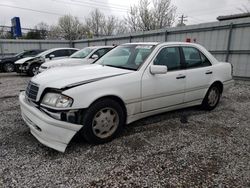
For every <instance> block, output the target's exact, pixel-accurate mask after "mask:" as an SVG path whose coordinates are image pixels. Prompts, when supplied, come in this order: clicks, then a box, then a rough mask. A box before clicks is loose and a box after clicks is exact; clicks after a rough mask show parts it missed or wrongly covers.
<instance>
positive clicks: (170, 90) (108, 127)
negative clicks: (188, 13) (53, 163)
mask: <svg viewBox="0 0 250 188" xmlns="http://www.w3.org/2000/svg"><path fill="white" fill-rule="evenodd" d="M231 73H232V66H231V64H230V63H226V62H218V61H217V60H216V59H215V58H214V57H213V56H212V55H211V54H210V53H209V52H208V51H207V50H206V49H205V48H204V47H202V46H200V45H198V44H193V43H179V42H171V43H130V44H124V45H120V46H118V47H116V48H114V49H113V50H111V51H110V52H108V53H107V54H106V55H105V56H103V57H102V58H100V59H99V60H98V61H97V62H95V63H94V64H90V65H85V66H74V67H59V68H55V69H54V70H53V69H51V70H48V71H45V72H43V73H41V74H38V75H36V76H35V77H33V78H32V79H31V81H30V82H29V84H28V87H27V89H26V91H25V92H21V93H20V95H19V101H20V105H21V112H22V117H23V119H24V121H25V122H26V124H27V125H28V126H29V128H30V131H31V133H32V134H33V135H34V136H35V137H36V138H37V139H38V140H39V141H40V142H41V143H43V144H44V145H46V146H48V147H51V148H54V149H56V150H58V151H61V152H64V151H65V149H66V147H67V145H68V143H69V142H70V140H71V139H72V137H73V136H74V135H75V134H76V133H77V132H78V131H80V132H79V134H80V135H82V137H84V138H85V139H86V140H87V141H88V142H90V143H94V144H96V143H105V142H108V141H110V140H112V139H113V138H114V137H115V136H116V135H117V134H118V133H119V132H120V131H121V130H122V128H123V126H124V125H125V124H129V123H131V122H134V121H136V120H138V119H141V118H144V117H147V116H151V115H155V114H159V113H163V112H167V111H170V110H176V109H180V108H185V107H189V106H195V105H202V106H203V108H204V109H207V110H212V109H214V108H215V107H216V106H217V104H218V103H219V100H220V97H221V94H222V92H223V91H225V90H226V89H227V88H228V87H229V86H230V85H231V84H232V83H233V80H232V74H231Z"/></svg>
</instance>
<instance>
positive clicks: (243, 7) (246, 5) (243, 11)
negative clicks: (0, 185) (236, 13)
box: [238, 0, 250, 13]
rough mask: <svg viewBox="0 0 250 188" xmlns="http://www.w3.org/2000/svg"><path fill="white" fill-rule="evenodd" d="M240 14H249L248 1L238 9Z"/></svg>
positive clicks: (249, 1)
mask: <svg viewBox="0 0 250 188" xmlns="http://www.w3.org/2000/svg"><path fill="white" fill-rule="evenodd" d="M238 9H239V10H240V12H241V13H250V0H248V3H247V4H245V5H242V6H241V7H240V8H238Z"/></svg>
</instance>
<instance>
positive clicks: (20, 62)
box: [15, 57, 34, 64]
mask: <svg viewBox="0 0 250 188" xmlns="http://www.w3.org/2000/svg"><path fill="white" fill-rule="evenodd" d="M31 59H34V57H25V58H22V59H19V60H17V61H15V64H23V63H25V62H26V61H29V60H31Z"/></svg>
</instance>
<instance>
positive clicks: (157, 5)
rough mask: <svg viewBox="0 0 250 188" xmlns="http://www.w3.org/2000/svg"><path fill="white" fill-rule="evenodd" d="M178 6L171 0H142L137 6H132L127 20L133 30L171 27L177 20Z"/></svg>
mask: <svg viewBox="0 0 250 188" xmlns="http://www.w3.org/2000/svg"><path fill="white" fill-rule="evenodd" d="M175 12H176V7H175V6H173V5H171V0H154V1H153V3H151V2H150V1H149V0H140V2H139V4H138V5H137V6H133V7H130V12H129V13H128V15H127V17H126V18H125V21H126V23H127V25H128V26H129V28H130V31H131V32H134V31H148V30H153V29H161V28H164V27H170V26H172V25H173V23H174V20H175Z"/></svg>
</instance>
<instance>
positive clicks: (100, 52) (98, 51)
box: [92, 48, 111, 58]
mask: <svg viewBox="0 0 250 188" xmlns="http://www.w3.org/2000/svg"><path fill="white" fill-rule="evenodd" d="M109 50H111V49H109V48H102V49H99V50H97V51H96V52H95V53H93V55H98V57H99V58H100V57H102V56H103V55H104V54H106V53H107V52H108V51H109ZM93 55H92V56H93Z"/></svg>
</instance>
